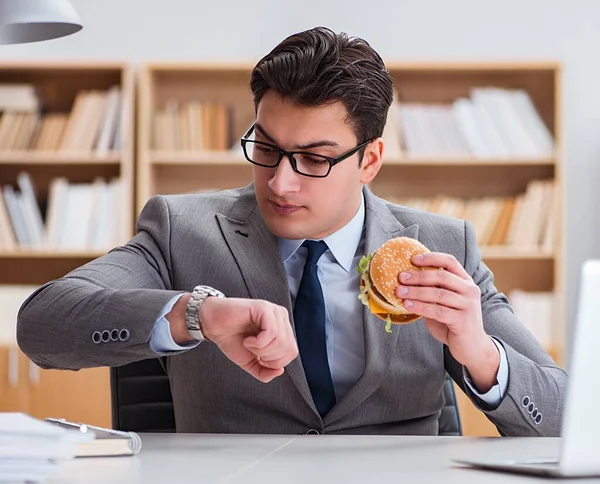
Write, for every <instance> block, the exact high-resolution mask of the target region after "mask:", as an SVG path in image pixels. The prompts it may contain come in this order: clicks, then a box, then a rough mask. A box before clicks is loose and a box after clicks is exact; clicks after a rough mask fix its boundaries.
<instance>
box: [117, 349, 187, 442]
mask: <svg viewBox="0 0 600 484" xmlns="http://www.w3.org/2000/svg"><path fill="white" fill-rule="evenodd" d="M110 389H111V410H112V426H113V428H114V429H117V430H132V431H134V432H175V414H174V412H173V397H172V396H171V387H170V386H169V377H168V376H167V374H166V373H165V371H164V369H163V367H162V365H161V363H160V360H159V359H149V360H142V361H138V362H135V363H130V364H128V365H124V366H120V367H118V368H111V370H110Z"/></svg>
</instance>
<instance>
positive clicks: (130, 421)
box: [110, 359, 462, 436]
mask: <svg viewBox="0 0 600 484" xmlns="http://www.w3.org/2000/svg"><path fill="white" fill-rule="evenodd" d="M110 386H111V400H112V425H113V428H115V429H118V430H133V431H135V432H175V416H174V413H173V397H172V395H171V389H170V387H169V378H168V377H167V374H166V373H165V371H164V368H163V367H162V365H161V364H160V361H159V360H158V359H150V360H142V361H139V362H136V363H130V364H128V365H125V366H121V367H118V368H111V373H110ZM444 397H445V398H446V404H445V405H444V408H443V409H442V413H441V415H440V418H439V431H438V435H444V436H448V435H457V436H458V435H462V428H461V422H460V416H459V412H458V406H457V402H456V394H455V392H454V385H453V383H452V379H451V378H450V377H449V376H446V381H445V382H444Z"/></svg>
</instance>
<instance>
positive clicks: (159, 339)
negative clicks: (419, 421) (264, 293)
mask: <svg viewBox="0 0 600 484" xmlns="http://www.w3.org/2000/svg"><path fill="white" fill-rule="evenodd" d="M364 222H365V207H364V198H363V199H362V200H361V204H360V206H359V209H358V211H357V212H356V214H355V216H354V217H353V218H352V220H350V221H349V222H348V223H347V224H346V225H345V226H344V227H342V228H341V229H339V230H338V231H337V232H334V233H333V234H331V235H329V236H327V237H325V238H324V239H322V240H323V241H324V242H325V243H326V244H327V247H328V248H329V250H327V251H325V253H324V254H323V255H322V256H321V258H320V259H319V261H318V277H319V281H320V283H321V288H322V290H323V297H324V299H325V313H326V314H325V335H326V340H327V358H328V361H329V369H330V371H331V378H332V380H333V386H334V390H335V395H336V399H337V400H338V401H339V400H340V399H341V398H342V397H343V396H344V395H345V394H346V393H347V392H348V390H349V389H350V388H351V387H352V385H354V383H356V381H357V380H358V379H359V377H360V376H361V375H362V373H363V372H364V369H365V340H364V328H363V306H362V303H361V302H360V300H359V299H358V297H357V294H358V289H357V288H358V287H359V281H360V274H359V273H358V271H356V268H357V267H358V263H359V261H360V258H361V257H362V256H363V255H364V247H365V241H364ZM303 242H304V240H289V239H283V238H278V239H277V243H278V246H279V251H280V254H281V258H282V260H283V263H284V266H285V271H286V273H287V279H288V284H289V288H290V295H291V298H292V303H293V302H294V301H295V298H296V294H297V292H298V287H299V286H300V281H301V279H302V273H303V271H304V262H305V260H306V250H307V249H306V248H304V247H301V246H302V243H303ZM217 289H218V288H217ZM179 297H181V295H177V296H175V297H174V298H173V299H172V300H171V301H170V302H169V304H167V306H165V308H164V309H163V311H162V312H161V314H160V316H159V318H158V319H157V322H156V325H155V327H154V329H153V331H152V337H151V339H150V347H151V348H152V349H153V350H154V351H155V352H156V353H157V354H158V355H161V356H163V355H169V354H173V353H177V352H181V351H185V350H188V349H190V348H193V347H195V346H196V345H197V344H198V343H197V342H192V343H190V344H188V345H185V346H181V345H178V344H176V343H175V342H174V341H173V338H172V336H171V332H170V328H169V322H168V321H167V320H166V318H165V317H164V316H165V315H166V314H167V313H168V312H169V311H170V310H171V308H172V307H173V305H174V304H175V302H176V301H177V300H178V299H179ZM491 339H492V341H494V343H495V344H496V346H497V348H498V351H499V352H500V368H499V370H498V375H497V382H498V383H497V384H496V385H495V386H494V387H492V388H491V389H490V390H489V391H488V392H487V393H485V394H480V393H479V392H478V391H477V390H476V389H475V388H474V386H473V384H472V382H471V380H470V378H469V375H468V373H467V372H466V370H464V371H463V377H464V379H465V383H466V384H467V385H468V386H469V388H470V389H471V390H472V391H473V393H474V394H475V395H477V396H478V397H479V398H481V399H482V400H483V401H484V402H486V403H488V404H490V405H494V406H495V405H497V404H499V403H500V401H501V400H502V398H503V397H504V395H505V394H506V389H507V385H508V364H507V361H506V353H505V351H504V348H503V347H502V345H501V344H500V343H498V342H497V341H496V340H495V339H494V338H491Z"/></svg>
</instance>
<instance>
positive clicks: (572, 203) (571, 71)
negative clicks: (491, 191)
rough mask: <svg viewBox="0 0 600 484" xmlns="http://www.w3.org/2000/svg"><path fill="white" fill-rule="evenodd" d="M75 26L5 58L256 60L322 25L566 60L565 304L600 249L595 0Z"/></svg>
mask: <svg viewBox="0 0 600 484" xmlns="http://www.w3.org/2000/svg"><path fill="white" fill-rule="evenodd" d="M72 2H73V5H74V6H75V8H76V9H77V11H78V12H79V13H80V15H81V17H82V20H83V22H84V24H85V27H84V30H83V31H82V32H80V33H78V34H77V35H75V36H72V37H67V38H64V39H58V40H54V41H50V42H46V43H39V44H30V45H19V46H1V47H0V59H1V58H10V59H82V60H85V59H106V60H113V59H124V60H129V61H132V62H135V63H139V62H143V61H147V60H218V61H221V60H232V61H235V60H242V61H246V60H252V61H254V60H257V59H259V58H260V57H261V56H262V55H264V54H265V53H266V52H268V51H269V50H270V49H271V48H272V47H273V46H274V45H276V43H278V42H279V41H280V40H281V39H283V38H284V37H285V36H287V35H289V34H290V33H292V32H294V31H298V30H303V29H305V28H309V27H312V26H315V25H326V26H329V27H331V28H333V29H334V30H344V31H346V32H349V33H350V34H352V35H357V36H361V37H363V38H365V39H367V40H368V41H369V42H370V43H371V44H372V45H373V46H374V47H375V48H376V49H378V51H379V52H380V53H381V55H382V56H383V57H384V58H385V59H386V60H419V61H420V60H440V59H448V60H495V59H504V60H514V59H519V60H523V59H539V58H543V59H551V60H560V61H562V62H563V65H564V68H565V71H564V74H565V75H564V96H563V98H564V120H565V123H564V128H565V135H566V136H565V137H566V140H565V141H566V154H567V157H566V178H567V230H568V240H567V247H568V260H567V263H568V277H567V284H568V297H567V301H568V313H569V319H570V320H572V319H573V317H574V314H575V304H576V296H577V285H578V270H579V266H580V263H581V262H582V260H584V259H585V258H587V257H593V256H596V257H600V224H599V223H598V221H597V219H596V217H600V213H599V212H600V210H599V212H596V210H595V209H596V207H599V208H600V204H599V203H598V202H599V199H600V190H599V189H598V185H599V184H600V163H599V161H600V89H599V88H598V86H599V85H600V82H599V81H600V59H599V58H598V57H599V56H598V52H599V49H598V47H599V46H600V2H598V1H597V0H571V1H570V2H566V1H559V0H529V1H527V2H524V1H522V0H504V1H502V2H499V1H482V0H453V1H448V0H413V1H406V0H370V1H365V0H320V1H316V0H303V1H301V2H295V1H289V0H288V1H283V0H253V1H248V0H243V1H242V0H234V1H226V0H225V1H219V2H213V1H210V2H207V1H201V0H168V1H167V0H72Z"/></svg>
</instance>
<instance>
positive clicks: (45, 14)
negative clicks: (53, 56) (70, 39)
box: [0, 0, 82, 44]
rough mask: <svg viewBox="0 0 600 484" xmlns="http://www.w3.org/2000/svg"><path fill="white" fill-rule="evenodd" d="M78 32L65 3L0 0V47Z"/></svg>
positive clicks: (76, 20)
mask: <svg viewBox="0 0 600 484" xmlns="http://www.w3.org/2000/svg"><path fill="white" fill-rule="evenodd" d="M81 29H82V25H81V20H80V19H79V15H77V12H76V11H75V9H74V8H73V6H72V5H71V4H70V3H69V1H68V0H0V44H24V43H28V42H39V41H42V40H50V39H57V38H59V37H64V36H66V35H71V34H74V33H75V32H79V31H80V30H81Z"/></svg>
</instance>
